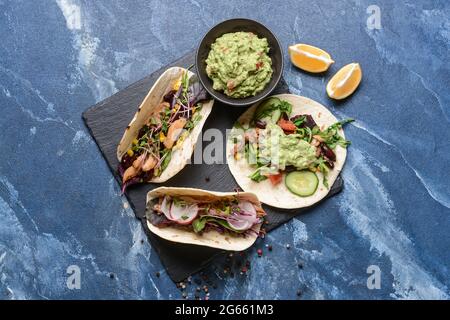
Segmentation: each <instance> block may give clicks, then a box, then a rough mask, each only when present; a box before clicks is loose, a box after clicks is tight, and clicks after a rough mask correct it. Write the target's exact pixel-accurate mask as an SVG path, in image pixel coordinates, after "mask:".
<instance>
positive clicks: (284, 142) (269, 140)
mask: <svg viewBox="0 0 450 320" xmlns="http://www.w3.org/2000/svg"><path fill="white" fill-rule="evenodd" d="M259 147H260V156H261V157H263V158H267V159H271V162H272V165H275V166H277V167H278V168H279V169H281V170H284V169H285V168H286V167H287V166H294V167H295V168H296V169H298V170H302V169H307V168H309V166H310V165H312V164H313V163H314V161H315V160H316V150H315V148H314V147H313V146H311V145H310V144H309V143H308V142H306V141H305V140H303V137H302V136H301V135H299V134H289V135H286V134H285V133H284V132H283V129H281V128H280V127H279V126H278V125H276V124H274V123H268V124H267V126H266V129H265V130H262V132H260V141H259Z"/></svg>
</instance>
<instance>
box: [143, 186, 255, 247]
mask: <svg viewBox="0 0 450 320" xmlns="http://www.w3.org/2000/svg"><path fill="white" fill-rule="evenodd" d="M166 195H168V196H178V197H180V196H188V197H192V198H199V199H201V200H202V201H216V200H219V199H226V198H229V199H232V198H233V197H234V196H239V199H242V200H247V201H250V202H251V203H253V204H254V205H255V206H256V207H258V208H260V209H261V210H262V207H261V203H260V202H259V200H258V198H257V197H256V195H254V194H253V193H250V192H239V193H236V192H214V191H206V190H201V189H193V188H169V187H160V188H157V189H154V190H152V191H150V192H149V193H148V194H147V210H152V208H149V206H150V204H151V203H152V200H153V199H155V198H158V197H161V196H166ZM261 225H262V224H258V225H257V226H256V227H255V228H254V229H255V231H256V232H259V230H260V228H261ZM147 226H148V228H149V229H150V231H151V232H153V233H154V234H156V235H157V236H159V237H161V238H163V239H166V240H169V241H173V242H178V243H187V244H194V245H199V246H206V247H211V248H217V249H223V250H229V251H242V250H245V249H247V248H249V247H251V246H252V244H253V243H254V242H255V241H256V239H257V238H258V236H257V235H256V234H254V235H253V234H252V235H248V236H245V237H243V236H241V237H239V236H233V235H230V234H229V233H225V234H221V233H219V232H217V231H214V230H210V231H207V232H203V233H202V234H201V235H198V234H196V233H195V232H191V231H187V230H182V229H178V228H175V227H170V226H168V227H162V228H159V227H156V226H154V225H153V224H151V223H150V222H149V221H148V220H147Z"/></svg>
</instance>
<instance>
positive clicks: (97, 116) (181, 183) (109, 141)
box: [83, 51, 343, 282]
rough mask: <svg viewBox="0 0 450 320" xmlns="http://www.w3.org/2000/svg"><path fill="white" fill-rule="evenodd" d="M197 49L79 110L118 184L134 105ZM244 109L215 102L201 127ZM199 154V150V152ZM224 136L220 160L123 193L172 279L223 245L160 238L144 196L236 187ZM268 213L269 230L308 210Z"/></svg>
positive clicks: (226, 124)
mask: <svg viewBox="0 0 450 320" xmlns="http://www.w3.org/2000/svg"><path fill="white" fill-rule="evenodd" d="M194 60H195V52H194V51H192V52H190V53H188V54H187V55H185V56H184V57H182V58H180V59H178V60H177V61H174V62H173V63H172V64H170V65H168V66H165V67H163V68H161V69H159V70H158V71H155V72H154V73H152V74H151V75H149V76H147V77H145V78H144V79H142V80H139V81H137V82H135V83H133V84H132V85H130V86H129V87H127V88H125V89H123V90H121V91H120V92H118V93H116V94H115V95H113V96H111V97H110V98H107V99H105V100H103V101H101V102H99V103H98V104H96V105H94V106H92V107H90V108H89V109H88V110H86V111H85V112H84V113H83V120H84V122H85V124H86V126H87V128H88V129H89V132H90V134H91V135H92V137H93V138H94V140H95V142H96V143H97V145H98V147H99V149H100V151H101V153H102V155H103V157H104V158H105V160H106V162H107V163H108V165H109V167H110V169H111V171H112V173H113V175H114V176H115V178H116V180H117V181H118V183H119V184H120V181H121V178H120V176H119V174H118V172H117V166H118V160H117V158H116V149H117V145H118V143H119V141H120V139H121V138H122V135H123V133H124V131H125V128H126V127H127V125H128V124H129V122H130V121H131V119H132V118H133V116H134V114H135V112H136V110H137V108H138V106H139V105H140V104H141V102H142V100H143V99H144V97H145V96H146V95H147V93H148V91H149V90H150V88H151V87H152V85H153V83H154V82H155V81H156V80H157V79H158V77H159V76H160V75H161V74H162V73H163V72H164V71H165V70H166V69H167V68H169V67H172V66H180V67H189V66H191V65H193V64H194ZM287 92H289V88H288V86H287V84H286V82H285V81H284V79H283V78H282V79H281V81H280V83H279V85H278V87H277V88H276V89H275V91H274V92H273V94H277V93H287ZM244 110H245V108H237V107H231V106H226V105H223V104H222V103H220V102H217V101H216V102H215V104H214V107H213V111H212V113H211V115H210V116H209V118H208V120H207V121H206V123H205V126H204V128H203V131H205V130H207V129H209V128H216V129H219V130H220V131H222V132H225V131H226V129H230V128H231V127H232V126H233V124H234V122H235V121H236V120H237V118H238V117H239V116H240V115H241V114H242V113H243V112H244ZM208 144H209V142H207V141H204V142H203V146H202V144H201V143H200V139H199V142H198V145H197V150H196V151H195V152H201V151H202V148H203V147H205V146H206V145H208ZM198 154H200V153H198ZM225 158H226V157H225V141H224V143H223V157H222V159H223V163H218V164H209V165H208V164H189V165H187V166H186V167H185V168H184V169H183V170H182V171H181V172H180V173H179V174H178V175H176V176H175V177H173V178H172V179H170V180H169V181H167V182H165V183H162V184H142V185H137V186H133V187H131V188H129V190H128V191H127V192H126V196H127V198H128V201H129V202H130V205H131V207H132V209H133V210H134V213H135V215H136V218H137V219H139V220H140V221H141V223H142V226H143V228H144V230H145V232H146V234H147V236H148V238H149V241H150V243H151V245H152V247H153V248H154V249H156V251H157V252H158V254H159V256H160V259H161V262H162V263H163V265H164V266H165V268H166V270H167V274H168V275H169V276H170V278H171V279H172V280H173V281H175V282H180V281H183V280H185V279H186V278H187V277H188V276H190V275H191V274H193V273H196V272H198V271H200V270H201V269H202V268H204V267H205V266H206V265H207V264H208V263H209V262H210V261H211V260H212V259H213V258H215V257H216V256H217V255H219V254H222V253H223V251H222V250H218V249H213V248H207V247H200V246H192V245H186V244H177V243H173V242H170V241H167V240H164V239H161V238H159V237H157V236H155V235H154V234H152V233H151V232H150V230H149V229H148V227H147V223H146V219H145V199H146V195H147V192H148V191H150V190H152V189H154V188H157V187H159V186H173V187H194V188H201V189H208V190H214V191H232V190H234V189H235V188H237V187H238V185H237V183H236V182H235V180H234V178H233V176H232V175H231V173H230V172H229V170H228V166H227V165H226V163H225ZM342 185H343V181H342V179H341V178H340V177H338V179H337V180H336V182H335V183H334V185H333V186H332V188H331V190H330V193H329V195H328V196H332V195H335V194H337V193H338V192H340V191H341V190H342ZM264 209H265V210H266V212H267V214H268V217H267V220H268V224H267V225H266V226H265V228H266V231H271V230H273V229H274V228H276V227H278V226H280V225H281V224H283V223H285V222H287V221H289V220H290V219H292V218H293V217H294V216H296V215H298V214H300V213H302V212H304V211H305V210H308V209H307V208H304V209H300V210H280V209H275V208H271V207H268V206H264Z"/></svg>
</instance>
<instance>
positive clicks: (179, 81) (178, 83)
mask: <svg viewBox="0 0 450 320" xmlns="http://www.w3.org/2000/svg"><path fill="white" fill-rule="evenodd" d="M180 86H181V77H180V78H179V79H178V80H177V81H176V82H175V83H174V85H173V90H177V91H178V89H180Z"/></svg>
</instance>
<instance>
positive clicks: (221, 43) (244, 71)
mask: <svg viewBox="0 0 450 320" xmlns="http://www.w3.org/2000/svg"><path fill="white" fill-rule="evenodd" d="M268 53H269V44H268V42H267V39H266V38H261V39H260V38H258V37H257V36H256V35H255V34H254V33H251V32H234V33H226V34H224V35H223V36H221V37H219V38H217V39H216V41H215V42H214V43H213V44H212V45H211V51H210V52H209V55H208V58H207V59H206V64H207V66H206V73H207V74H208V77H209V78H210V79H211V80H212V81H213V89H214V90H217V91H223V92H224V93H225V94H226V95H227V96H230V97H232V98H245V97H249V96H254V95H256V94H257V93H258V92H261V91H262V90H263V89H264V88H265V86H266V85H267V84H268V83H269V82H270V79H271V77H272V72H273V71H272V60H271V59H270V57H269V56H268Z"/></svg>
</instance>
